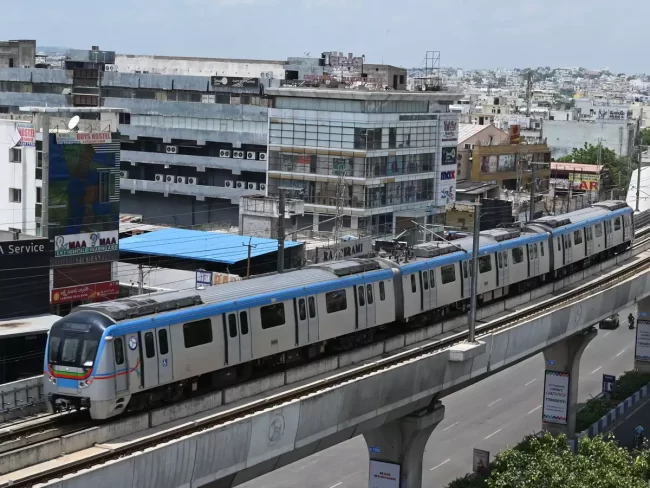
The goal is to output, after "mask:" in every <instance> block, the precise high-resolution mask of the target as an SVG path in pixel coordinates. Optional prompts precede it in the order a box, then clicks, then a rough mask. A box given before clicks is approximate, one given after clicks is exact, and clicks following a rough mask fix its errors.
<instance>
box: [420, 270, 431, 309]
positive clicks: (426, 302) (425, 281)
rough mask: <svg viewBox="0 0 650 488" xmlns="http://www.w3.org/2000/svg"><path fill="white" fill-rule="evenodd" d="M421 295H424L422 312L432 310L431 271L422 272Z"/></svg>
mask: <svg viewBox="0 0 650 488" xmlns="http://www.w3.org/2000/svg"><path fill="white" fill-rule="evenodd" d="M420 293H421V294H422V310H423V311H427V310H431V296H430V294H429V271H427V270H424V271H420Z"/></svg>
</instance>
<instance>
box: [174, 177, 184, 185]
mask: <svg viewBox="0 0 650 488" xmlns="http://www.w3.org/2000/svg"><path fill="white" fill-rule="evenodd" d="M176 183H180V184H182V185H184V184H185V177H184V176H177V177H176Z"/></svg>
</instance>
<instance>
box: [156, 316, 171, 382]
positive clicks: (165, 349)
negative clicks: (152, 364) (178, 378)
mask: <svg viewBox="0 0 650 488" xmlns="http://www.w3.org/2000/svg"><path fill="white" fill-rule="evenodd" d="M156 340H157V341H158V380H159V383H160V384H161V385H162V384H165V383H171V382H172V380H173V379H174V378H173V375H172V371H173V370H172V352H171V349H170V346H171V344H170V342H169V327H160V328H158V329H156Z"/></svg>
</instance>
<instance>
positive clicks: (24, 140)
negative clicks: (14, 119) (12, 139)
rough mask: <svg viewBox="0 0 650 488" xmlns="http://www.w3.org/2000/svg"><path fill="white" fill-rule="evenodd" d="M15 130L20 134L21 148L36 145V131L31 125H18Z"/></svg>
mask: <svg viewBox="0 0 650 488" xmlns="http://www.w3.org/2000/svg"><path fill="white" fill-rule="evenodd" d="M16 130H17V131H18V133H19V134H20V145H21V146H22V147H32V146H35V145H36V131H35V130H34V126H33V125H32V124H24V123H19V124H17V125H16Z"/></svg>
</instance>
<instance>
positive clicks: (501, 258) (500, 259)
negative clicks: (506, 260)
mask: <svg viewBox="0 0 650 488" xmlns="http://www.w3.org/2000/svg"><path fill="white" fill-rule="evenodd" d="M497 260H498V261H499V268H503V254H502V253H500V252H499V253H497Z"/></svg>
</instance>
